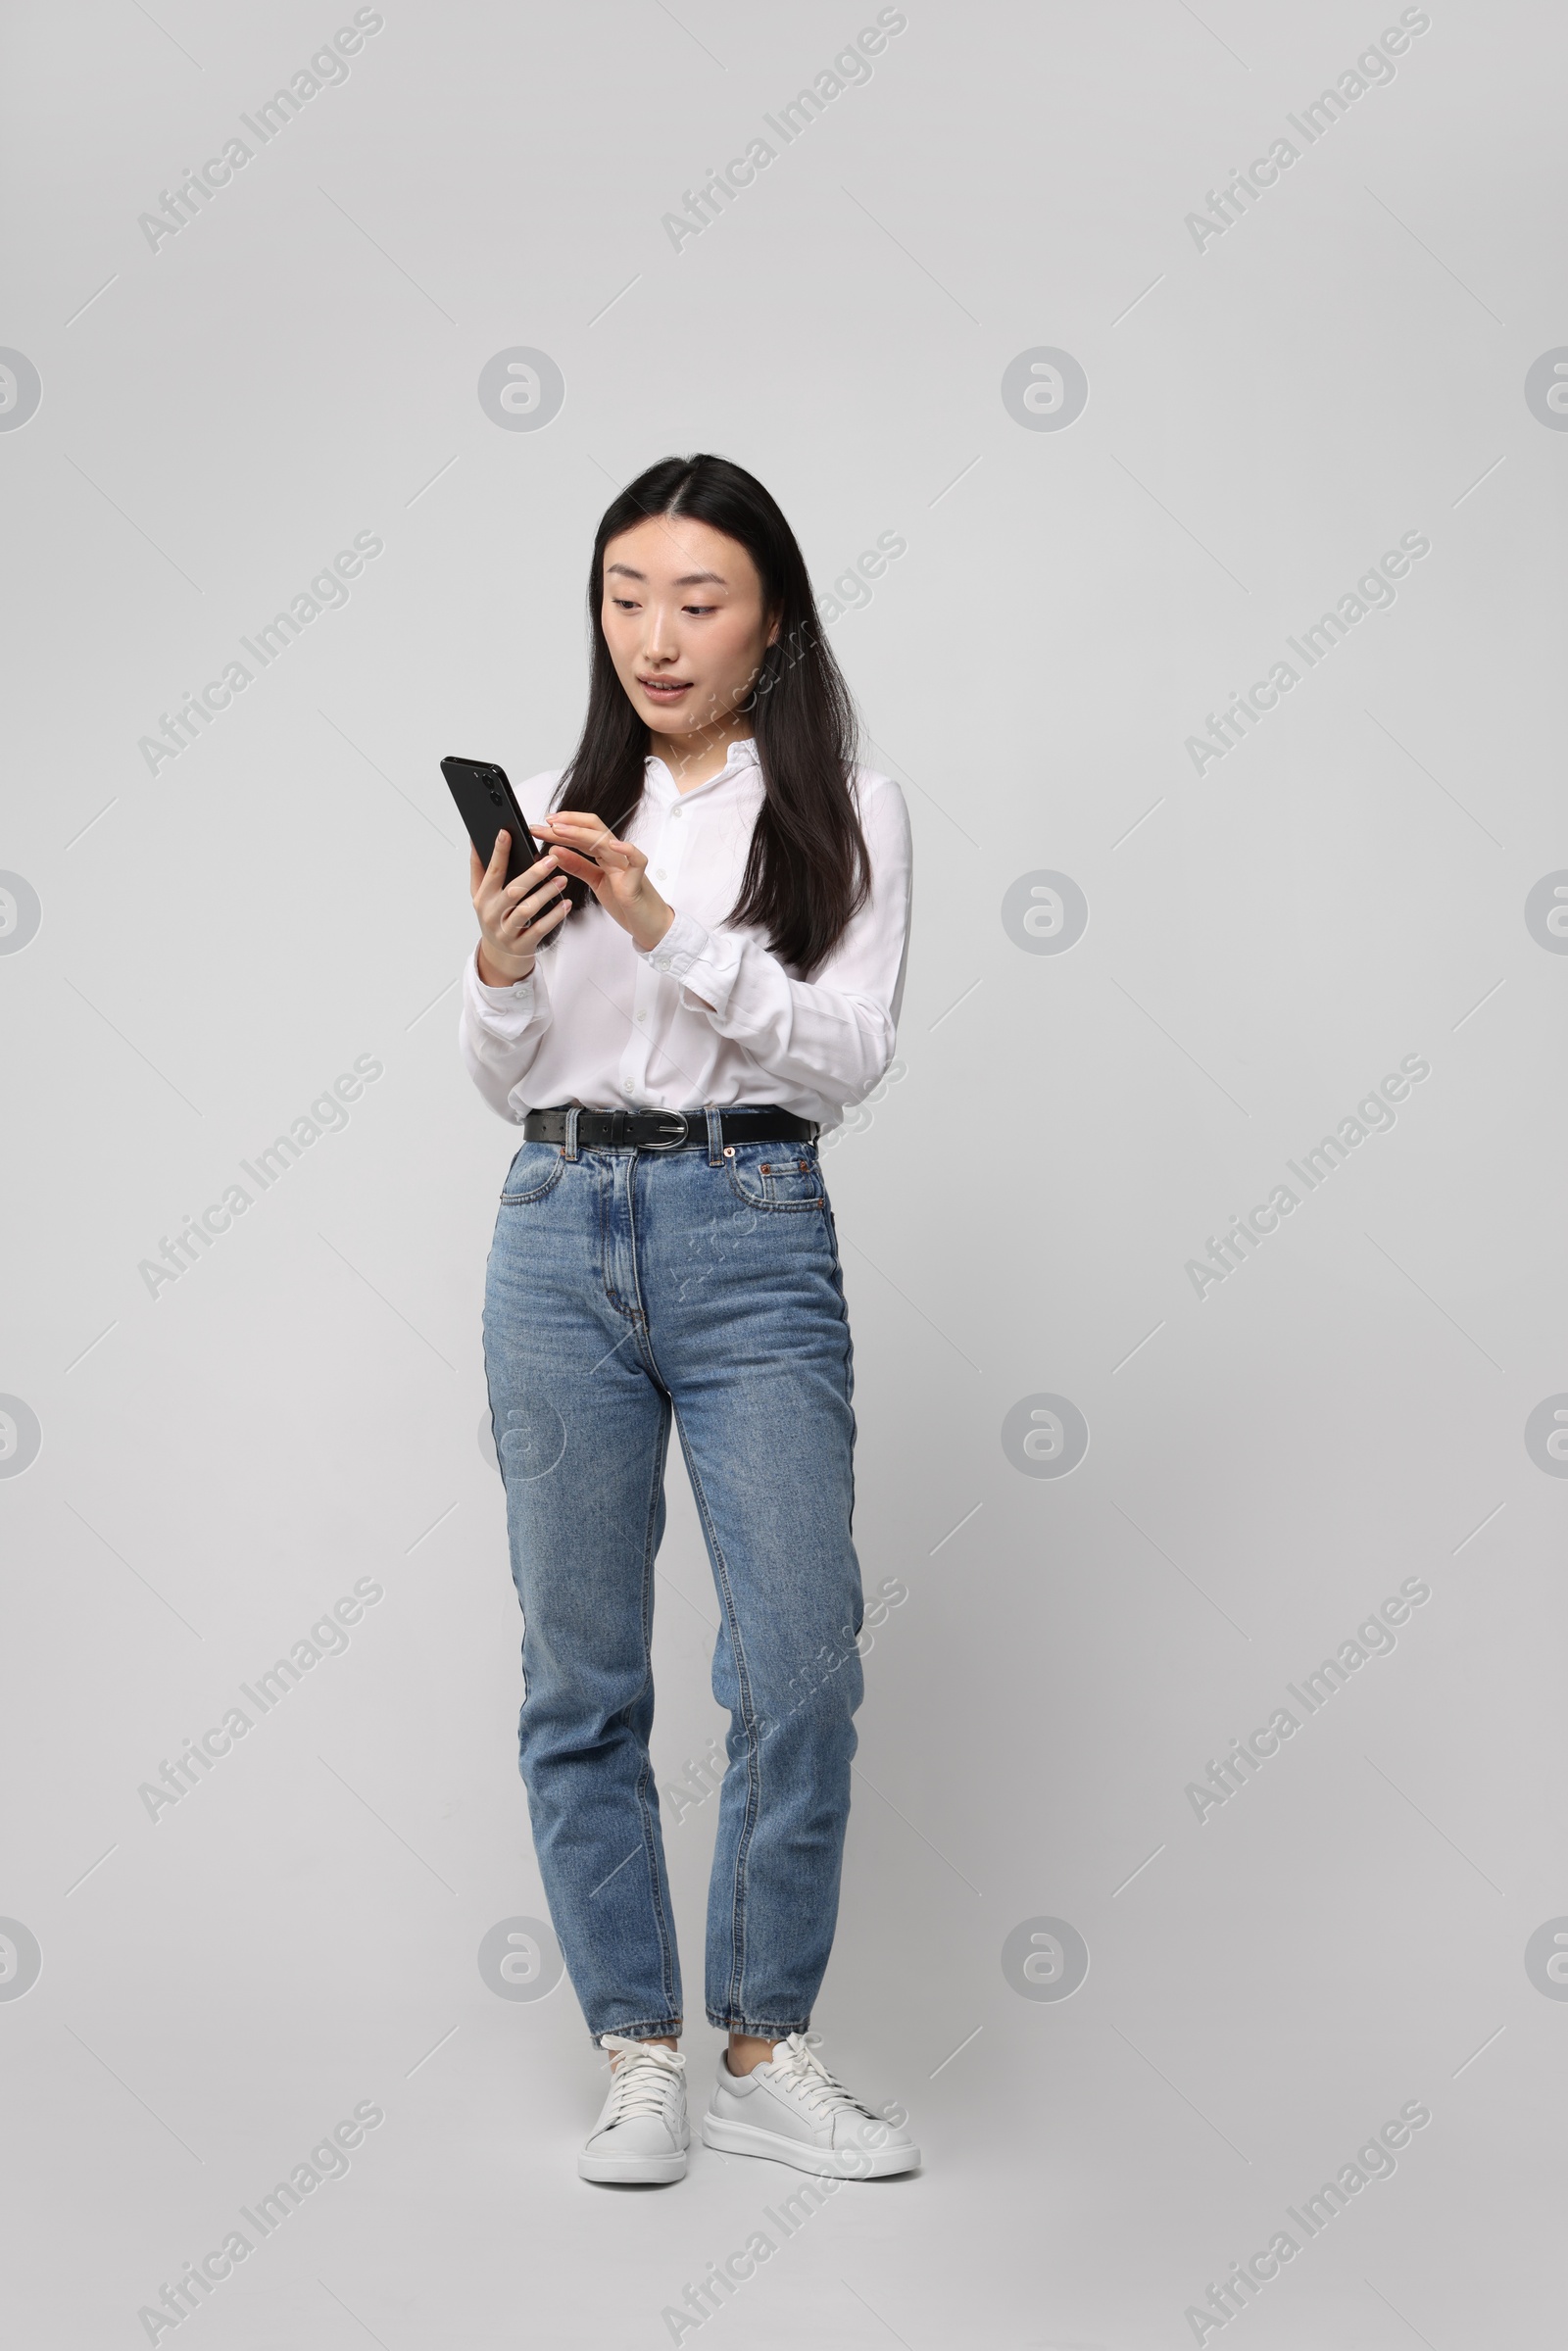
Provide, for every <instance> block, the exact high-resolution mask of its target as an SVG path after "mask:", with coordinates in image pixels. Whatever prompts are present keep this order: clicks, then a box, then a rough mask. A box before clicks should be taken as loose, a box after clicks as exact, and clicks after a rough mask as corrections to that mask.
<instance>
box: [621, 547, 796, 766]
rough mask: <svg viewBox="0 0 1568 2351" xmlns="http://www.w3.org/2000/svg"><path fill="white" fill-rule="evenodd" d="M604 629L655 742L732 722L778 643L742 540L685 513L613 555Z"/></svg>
mask: <svg viewBox="0 0 1568 2351" xmlns="http://www.w3.org/2000/svg"><path fill="white" fill-rule="evenodd" d="M603 621H604V630H605V640H606V643H607V644H608V645H609V647H610V657H611V660H612V661H613V662H614V664H615V674H616V676H617V677H618V678H619V679H620V682H621V684H622V686H623V687H624V688H625V690H626V695H627V699H628V700H629V701H630V703H631V706H632V709H633V710H635V711H636V712H637V714H638V716H639V717H640V718H641V719H643V720H644V722H645V723H646V724H647V726H648V727H649V729H650V730H651V731H652V732H653V733H654V734H656V735H664V736H673V737H678V736H682V735H687V736H690V735H696V734H700V733H702V732H703V731H704V730H705V729H707V728H710V727H713V726H720V725H722V724H723V723H724V722H725V721H726V720H727V719H730V718H731V717H732V716H733V713H734V712H735V710H736V709H737V707H738V705H739V704H741V703H743V702H744V701H745V700H746V698H747V696H748V695H749V694H750V692H751V690H752V686H753V684H754V682H755V680H756V677H757V672H758V669H759V668H760V665H761V660H762V655H763V654H764V652H765V651H766V650H767V648H768V646H769V645H771V644H772V643H773V642H774V640H775V638H776V637H777V635H778V629H779V623H778V619H777V616H776V615H773V614H770V613H768V612H765V611H764V610H763V606H762V583H761V581H760V578H759V577H758V572H757V566H756V564H755V563H753V562H752V559H751V557H750V556H749V555H748V554H747V552H746V550H745V548H744V547H743V546H742V545H741V544H740V541H739V540H738V539H730V538H726V537H725V535H724V533H723V532H722V531H720V530H714V529H713V527H712V525H711V523H708V522H697V521H694V520H693V519H692V518H691V517H690V516H689V515H686V514H655V515H650V516H649V517H648V519H647V520H646V521H643V522H639V523H637V524H636V526H635V527H634V528H633V529H631V530H625V531H622V532H621V533H620V535H619V536H618V537H617V538H613V539H612V540H611V541H610V543H609V545H608V546H607V547H606V549H605V580H604V606H603Z"/></svg>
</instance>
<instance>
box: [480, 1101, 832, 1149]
mask: <svg viewBox="0 0 1568 2351" xmlns="http://www.w3.org/2000/svg"><path fill="white" fill-rule="evenodd" d="M567 1115H568V1113H567V1110H566V1109H565V1108H564V1107H561V1108H557V1109H552V1110H530V1111H529V1112H528V1114H527V1116H526V1117H525V1118H524V1120H523V1122H522V1132H523V1135H524V1137H525V1139H526V1140H527V1141H528V1142H529V1143H564V1142H565V1140H566V1118H567ZM719 1125H720V1127H721V1128H722V1130H723V1136H724V1141H725V1142H726V1143H814V1142H815V1141H816V1138H817V1136H818V1134H819V1133H820V1132H821V1130H820V1128H819V1127H818V1126H817V1123H816V1121H815V1120H814V1119H811V1118H797V1116H796V1115H795V1112H794V1111H793V1110H781V1109H779V1108H777V1107H776V1106H775V1105H774V1104H772V1103H767V1104H764V1105H762V1106H761V1107H760V1108H757V1109H747V1110H721V1111H720V1112H719ZM707 1141H708V1114H707V1112H706V1111H704V1110H579V1111H578V1113H577V1149H578V1150H579V1151H618V1150H626V1149H629V1148H631V1147H633V1146H635V1147H636V1149H637V1150H638V1151H680V1150H682V1149H690V1148H691V1147H692V1146H693V1145H695V1144H706V1143H707Z"/></svg>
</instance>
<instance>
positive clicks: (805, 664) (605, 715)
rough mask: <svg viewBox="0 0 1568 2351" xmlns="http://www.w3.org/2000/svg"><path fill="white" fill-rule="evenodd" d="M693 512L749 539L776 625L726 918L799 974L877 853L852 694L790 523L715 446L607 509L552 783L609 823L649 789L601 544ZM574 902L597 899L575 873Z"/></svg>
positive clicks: (866, 877)
mask: <svg viewBox="0 0 1568 2351" xmlns="http://www.w3.org/2000/svg"><path fill="white" fill-rule="evenodd" d="M660 514H671V515H673V514H689V515H690V516H691V517H692V519H693V520H694V521H697V522H707V523H709V524H711V527H712V528H713V529H714V530H718V531H722V532H723V533H724V535H725V537H726V538H730V539H735V540H737V541H738V542H739V544H740V545H741V546H742V547H744V548H745V550H746V552H747V554H748V555H749V556H750V557H751V559H752V561H753V563H755V564H756V566H757V570H758V575H759V577H760V580H761V583H762V607H763V611H764V612H765V613H766V615H767V616H768V618H769V620H770V621H771V620H772V619H775V618H776V619H777V621H778V623H779V628H778V635H777V637H776V639H775V641H774V643H773V644H772V645H770V646H769V647H768V649H767V652H766V654H765V655H764V656H763V659H762V663H761V667H760V670H759V672H758V675H757V679H756V682H755V684H754V686H753V689H752V692H751V695H750V698H749V700H748V702H747V703H745V704H743V705H742V706H741V707H742V708H743V709H744V710H747V712H748V713H749V714H750V715H751V717H752V719H753V722H754V724H753V733H754V737H755V740H756V743H757V756H758V760H759V764H760V768H761V775H762V785H763V791H764V795H765V797H764V799H763V802H762V806H761V808H760V809H759V810H758V815H757V823H756V826H755V828H754V830H753V833H752V841H751V848H750V851H749V853H748V856H747V859H746V869H745V872H744V874H743V875H742V878H741V888H740V895H739V897H738V898H737V899H736V902H735V905H734V906H733V907H732V908H731V909H730V912H729V914H728V916H727V917H726V919H727V920H728V921H730V922H732V923H736V924H748V925H752V926H754V927H756V928H757V929H759V930H761V931H762V932H763V933H764V934H765V936H766V938H767V943H768V946H769V947H770V949H771V950H772V952H773V954H774V955H777V956H779V958H780V959H781V960H782V961H783V962H785V963H788V964H790V965H792V966H793V967H794V969H795V970H796V971H798V972H799V974H800V975H801V977H802V978H809V977H810V975H811V973H812V972H813V971H814V970H816V969H817V967H818V966H819V965H820V964H821V963H822V962H823V961H824V960H825V959H826V957H827V956H828V955H829V954H831V952H832V950H833V948H834V947H835V946H836V945H837V943H838V941H839V940H840V939H841V938H842V937H843V934H844V932H845V930H846V929H847V928H848V926H849V923H850V921H851V919H852V917H853V916H854V915H855V914H856V913H858V910H859V908H860V907H861V906H863V905H864V904H865V901H866V898H867V896H868V895H869V892H870V886H871V860H870V856H869V853H868V852H867V849H866V845H865V836H864V834H863V832H862V831H861V829H860V820H859V816H858V812H857V809H856V806H855V800H854V797H853V794H852V791H851V782H852V778H853V776H854V773H855V761H856V751H857V731H858V730H857V725H856V714H855V705H854V703H853V701H852V700H851V697H850V690H849V688H848V686H847V685H846V684H845V682H844V677H843V673H842V671H841V670H840V668H839V665H838V662H837V661H835V660H834V658H833V655H832V652H831V650H830V649H829V646H828V643H827V639H826V637H825V636H824V634H823V630H822V623H821V620H820V618H819V616H818V613H817V610H816V606H815V604H814V603H813V602H812V598H811V583H810V578H809V574H808V572H807V568H806V563H805V560H804V558H803V557H802V554H801V550H800V547H799V545H798V544H797V541H796V538H795V533H794V532H793V531H792V530H791V528H790V526H789V524H788V523H787V522H786V521H785V519H784V516H783V514H781V513H780V511H779V508H778V505H777V503H776V502H775V500H774V499H773V498H772V497H771V496H770V495H769V494H768V492H767V491H766V490H765V489H764V488H763V487H762V484H761V483H760V481H759V480H758V479H757V478H756V476H755V474H751V473H748V472H746V470H745V469H744V467H742V466H740V465H731V464H730V462H729V460H728V459H727V458H721V457H702V456H700V457H686V458H681V457H670V458H663V459H662V460H661V461H660V463H659V464H658V465H650V466H649V468H648V470H647V472H646V473H640V474H639V475H638V477H637V479H636V480H635V481H634V482H633V483H631V485H630V487H629V488H627V489H624V490H622V491H621V493H620V496H619V497H618V498H616V499H614V500H613V502H612V504H611V505H610V507H609V508H608V509H607V510H606V513H605V515H604V518H603V520H602V521H601V522H600V525H599V530H598V533H597V535H596V537H595V539H594V556H593V568H592V570H591V572H590V573H589V578H588V619H589V630H590V643H591V646H592V652H593V667H592V674H591V678H590V682H589V690H588V712H587V716H586V717H585V719H584V720H583V729H582V736H581V739H580V740H579V742H578V744H577V748H576V750H575V751H574V752H573V753H572V756H571V761H570V764H569V765H568V766H567V767H566V769H565V770H564V774H563V776H562V779H561V783H560V786H559V788H558V790H557V793H556V797H555V804H554V805H555V806H556V807H557V808H583V809H585V810H587V812H588V813H589V814H590V815H594V816H598V817H599V818H600V819H601V820H602V821H603V822H604V823H605V824H606V825H608V826H609V828H610V830H611V831H612V832H617V831H618V830H619V829H620V827H621V826H622V825H623V824H625V823H626V822H628V821H629V819H630V818H631V817H632V815H633V814H634V813H635V812H636V808H637V805H638V803H639V802H640V800H641V799H642V795H643V778H644V762H645V760H646V759H647V756H648V751H649V745H650V730H649V729H648V727H647V726H646V725H645V724H644V722H643V720H642V719H641V718H640V717H639V716H638V714H637V712H636V710H634V709H633V707H632V704H631V702H630V700H629V698H628V697H627V694H626V692H625V689H624V688H623V687H622V685H621V682H620V680H619V678H618V677H617V676H616V674H615V667H614V663H613V661H612V660H611V657H610V647H609V645H608V643H607V642H606V639H605V630H604V620H603V599H604V569H605V549H606V547H607V546H608V545H609V543H610V541H611V540H612V539H613V538H616V537H618V536H619V534H620V533H621V532H622V531H625V530H631V529H632V528H634V527H635V525H636V524H637V523H639V522H641V521H644V520H646V519H647V518H648V517H649V516H651V515H660ZM571 895H572V897H573V898H574V899H575V900H576V902H577V904H578V906H582V905H583V904H584V903H585V902H587V901H590V900H591V893H590V892H589V890H588V888H587V885H586V884H585V883H583V882H577V881H574V882H573V883H572V884H571Z"/></svg>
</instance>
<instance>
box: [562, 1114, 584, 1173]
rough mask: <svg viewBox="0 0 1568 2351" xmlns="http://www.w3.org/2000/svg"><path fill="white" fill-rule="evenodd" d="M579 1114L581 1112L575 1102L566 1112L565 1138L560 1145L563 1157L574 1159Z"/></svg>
mask: <svg viewBox="0 0 1568 2351" xmlns="http://www.w3.org/2000/svg"><path fill="white" fill-rule="evenodd" d="M581 1115H582V1112H581V1111H580V1109H579V1108H578V1106H577V1104H576V1103H575V1102H574V1103H573V1104H572V1106H571V1108H570V1109H569V1110H568V1111H567V1112H566V1140H565V1143H564V1145H563V1147H562V1155H563V1157H564V1158H567V1159H575V1158H576V1156H577V1121H578V1119H579V1118H580V1117H581Z"/></svg>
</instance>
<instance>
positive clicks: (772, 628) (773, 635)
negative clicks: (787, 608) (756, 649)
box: [762, 605, 784, 653]
mask: <svg viewBox="0 0 1568 2351" xmlns="http://www.w3.org/2000/svg"><path fill="white" fill-rule="evenodd" d="M783 625H784V607H783V606H782V605H780V606H779V607H778V609H777V611H776V612H774V614H773V617H772V620H771V622H770V623H769V626H768V631H767V642H766V644H765V645H764V647H763V649H762V650H763V651H764V653H771V651H772V649H773V647H774V646H775V645H776V644H777V643H778V632H779V630H780V629H781V628H782V627H783Z"/></svg>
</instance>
